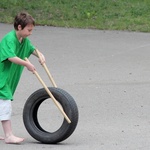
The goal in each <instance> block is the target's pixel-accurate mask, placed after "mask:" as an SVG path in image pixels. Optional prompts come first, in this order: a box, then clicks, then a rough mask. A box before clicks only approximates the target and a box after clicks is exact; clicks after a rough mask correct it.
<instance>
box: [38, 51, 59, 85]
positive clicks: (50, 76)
mask: <svg viewBox="0 0 150 150" xmlns="http://www.w3.org/2000/svg"><path fill="white" fill-rule="evenodd" d="M36 53H37V55H38V57H39V59H41V57H40V54H39V50H38V49H36ZM42 66H43V67H44V69H45V71H46V73H47V75H48V77H49V79H50V81H51V82H52V84H53V86H54V87H57V85H56V83H55V81H54V79H53V77H52V75H51V73H50V71H49V70H48V68H47V66H46V64H45V63H43V64H42Z"/></svg>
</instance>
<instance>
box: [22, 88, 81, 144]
mask: <svg viewBox="0 0 150 150" xmlns="http://www.w3.org/2000/svg"><path fill="white" fill-rule="evenodd" d="M49 90H50V91H51V93H52V94H53V96H54V97H55V99H56V100H57V101H58V102H59V103H60V105H61V106H62V108H63V110H64V112H65V113H66V115H67V116H68V117H69V119H70V120H71V123H70V124H69V123H68V122H67V121H66V119H65V118H63V119H62V122H61V124H60V127H59V128H58V129H57V130H56V131H52V132H49V131H47V130H45V129H44V128H43V127H42V126H41V123H40V121H39V118H38V110H39V108H40V106H41V104H42V103H43V102H44V101H46V100H49V98H50V97H49V95H48V94H47V92H46V91H45V89H44V88H42V89H39V90H37V91H35V92H34V93H33V94H31V95H30V96H29V98H28V99H27V101H26V103H25V105H24V109H23V121H24V125H25V127H26V129H27V131H28V133H29V134H30V135H31V136H32V137H33V138H34V139H36V140H37V141H40V142H42V143H46V144H56V143H58V142H61V141H63V140H65V139H67V138H68V137H69V136H70V135H71V134H72V133H73V132H74V130H75V128H76V126H77V123H78V108H77V105H76V102H75V101H74V99H73V98H72V96H71V95H69V94H68V93H67V92H66V91H64V90H62V89H59V88H54V87H49ZM48 107H49V105H48ZM55 107H56V106H55ZM44 111H45V110H44ZM58 111H59V110H58ZM44 113H45V114H46V112H44ZM47 115H49V114H47ZM61 115H62V114H61ZM45 121H46V120H44V122H45ZM48 125H50V126H53V122H51V123H50V124H48Z"/></svg>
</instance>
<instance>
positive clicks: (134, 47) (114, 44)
mask: <svg viewBox="0 0 150 150" xmlns="http://www.w3.org/2000/svg"><path fill="white" fill-rule="evenodd" d="M12 28H13V26H12V25H6V24H0V38H2V36H3V35H4V34H6V33H7V32H8V31H10V30H11V29H12ZM30 39H31V40H32V42H33V44H35V45H36V46H37V47H38V49H39V50H41V51H42V52H43V53H44V55H45V56H46V60H47V62H46V63H47V66H48V67H49V69H50V71H51V73H52V75H53V77H54V79H55V81H56V83H57V85H58V86H59V87H60V88H63V89H64V90H66V91H67V92H69V93H70V94H71V95H72V96H73V97H74V99H75V100H76V102H77V104H78V108H79V123H78V126H77V128H76V130H75V132H74V133H73V134H72V135H71V136H70V137H69V138H68V139H66V140H65V141H63V142H61V143H59V144H57V145H46V144H41V143H39V142H38V141H36V140H35V139H33V138H32V137H31V136H30V135H29V134H28V132H27V131H26V129H25V127H24V125H23V121H22V110H23V106H24V103H25V101H26V99H27V98H28V97H29V95H30V94H31V93H33V92H34V91H35V90H37V89H39V88H41V87H42V86H41V84H40V83H39V82H38V80H37V79H36V77H35V76H34V75H33V74H32V73H30V72H29V71H28V70H27V69H25V70H24V73H23V75H22V78H21V81H20V84H19V86H18V88H17V91H16V94H15V100H14V102H13V116H12V125H13V130H14V132H15V134H16V135H18V136H21V137H25V139H26V140H25V142H24V143H23V144H21V145H6V144H4V142H3V141H0V145H1V146H0V147H1V148H0V149H1V150H10V149H11V150H22V149H26V150H37V149H40V150H42V149H43V150H48V149H53V150H70V149H71V150H91V149H92V150H148V149H150V34H149V33H135V32H119V31H99V30H87V29H68V28H56V27H47V26H43V27H38V26H37V27H36V28H35V30H34V32H33V35H32V36H31V37H30ZM30 60H31V62H32V63H33V64H35V66H36V67H37V70H38V72H39V73H40V74H41V76H42V78H44V79H45V81H46V82H47V83H49V81H48V79H47V76H46V74H45V72H44V70H43V68H42V67H41V65H40V64H39V63H37V62H38V61H37V59H35V58H34V57H33V56H32V57H31V58H30ZM49 86H51V84H50V83H49ZM43 113H44V112H43ZM43 123H44V122H43ZM45 124H46V122H45ZM0 134H1V135H2V134H3V131H2V128H1V126H0Z"/></svg>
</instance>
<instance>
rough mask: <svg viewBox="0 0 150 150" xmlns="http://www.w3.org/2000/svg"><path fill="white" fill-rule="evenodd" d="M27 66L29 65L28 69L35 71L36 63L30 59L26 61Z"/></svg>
mask: <svg viewBox="0 0 150 150" xmlns="http://www.w3.org/2000/svg"><path fill="white" fill-rule="evenodd" d="M25 66H26V67H27V69H28V70H29V71H31V72H33V73H34V71H35V70H36V69H35V67H34V65H33V64H31V63H30V62H29V61H26V65H25Z"/></svg>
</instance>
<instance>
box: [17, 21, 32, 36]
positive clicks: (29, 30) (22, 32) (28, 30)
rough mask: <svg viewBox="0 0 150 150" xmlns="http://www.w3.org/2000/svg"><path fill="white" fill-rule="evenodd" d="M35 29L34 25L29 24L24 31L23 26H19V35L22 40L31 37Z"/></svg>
mask: <svg viewBox="0 0 150 150" xmlns="http://www.w3.org/2000/svg"><path fill="white" fill-rule="evenodd" d="M33 29H34V25H33V24H28V25H26V26H25V27H24V29H22V27H21V26H18V33H19V35H20V36H21V37H22V38H25V37H27V36H29V35H31V34H32V30H33Z"/></svg>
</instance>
